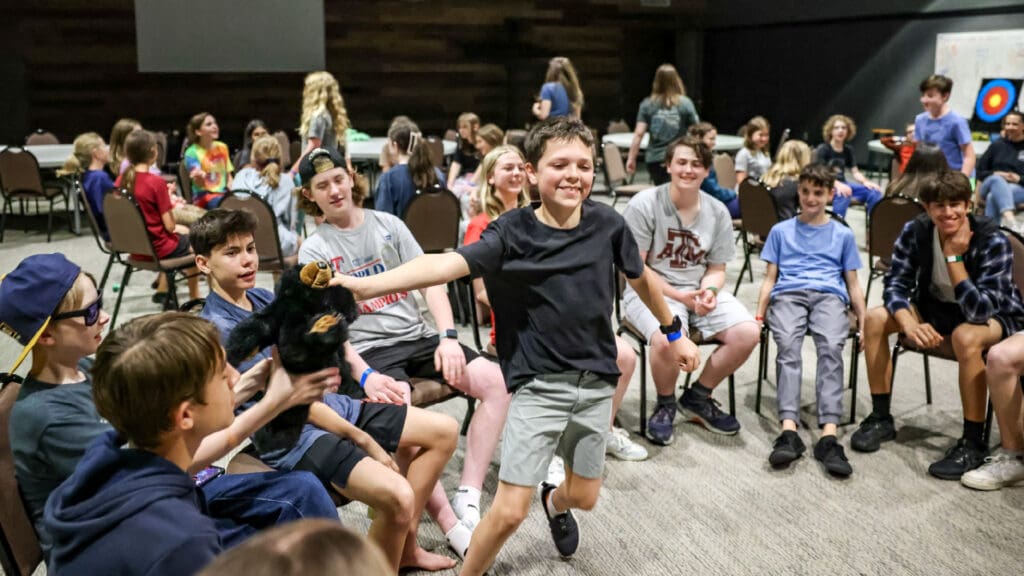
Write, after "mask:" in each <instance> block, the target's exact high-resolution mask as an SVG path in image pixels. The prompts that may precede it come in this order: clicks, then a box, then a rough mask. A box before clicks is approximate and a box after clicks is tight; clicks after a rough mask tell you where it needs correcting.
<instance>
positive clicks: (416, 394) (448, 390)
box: [411, 378, 459, 407]
mask: <svg viewBox="0 0 1024 576" xmlns="http://www.w3.org/2000/svg"><path fill="white" fill-rule="evenodd" d="M411 384H412V405H413V406H420V407H425V406H430V405H431V404H437V403H438V402H443V401H445V400H448V399H450V398H455V397H457V396H459V391H458V390H456V389H454V388H452V387H451V386H449V385H447V384H445V383H444V382H438V381H437V380H428V379H425V378H413V379H412V382H411Z"/></svg>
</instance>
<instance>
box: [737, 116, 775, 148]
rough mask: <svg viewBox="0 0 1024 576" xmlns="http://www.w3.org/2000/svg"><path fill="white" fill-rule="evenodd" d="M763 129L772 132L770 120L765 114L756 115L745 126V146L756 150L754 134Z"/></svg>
mask: <svg viewBox="0 0 1024 576" xmlns="http://www.w3.org/2000/svg"><path fill="white" fill-rule="evenodd" d="M761 131H764V132H771V128H770V127H769V125H768V120H766V119H765V117H764V116H754V117H753V118H751V119H750V120H749V121H748V122H747V125H746V126H744V127H743V147H744V148H746V149H747V150H750V151H751V152H756V151H757V150H756V149H755V148H754V134H757V133H758V132H761Z"/></svg>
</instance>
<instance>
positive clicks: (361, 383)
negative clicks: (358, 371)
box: [359, 368, 377, 388]
mask: <svg viewBox="0 0 1024 576" xmlns="http://www.w3.org/2000/svg"><path fill="white" fill-rule="evenodd" d="M376 373H377V371H376V370H374V369H373V368H367V369H366V370H363V375H362V376H360V377H359V387H360V388H366V379H367V378H369V377H370V374H376Z"/></svg>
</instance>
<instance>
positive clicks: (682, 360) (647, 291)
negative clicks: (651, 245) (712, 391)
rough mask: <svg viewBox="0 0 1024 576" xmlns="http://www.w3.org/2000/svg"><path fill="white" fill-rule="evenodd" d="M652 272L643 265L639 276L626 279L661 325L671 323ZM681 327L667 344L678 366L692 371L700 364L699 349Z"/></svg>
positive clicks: (686, 370)
mask: <svg viewBox="0 0 1024 576" xmlns="http://www.w3.org/2000/svg"><path fill="white" fill-rule="evenodd" d="M654 274H655V272H653V271H651V269H650V268H648V267H647V266H644V272H643V274H641V275H640V277H639V278H637V279H635V280H634V279H632V278H627V279H626V280H627V281H628V282H629V285H630V286H632V287H633V290H636V293H637V296H639V297H640V300H642V301H643V303H644V305H645V306H647V309H648V310H650V311H651V313H652V314H654V317H655V318H657V319H658V323H659V324H661V325H662V326H668V325H669V324H671V323H672V311H671V310H670V309H669V307H668V304H666V303H665V299H664V298H663V297H662V293H661V290H660V289H659V288H658V286H659V284H658V283H657V281H656V280H655V279H652V278H651V276H653V275H654ZM683 328H684V329H683V330H682V336H681V337H680V338H679V339H677V340H675V341H673V342H671V343H669V345H670V346H671V347H672V351H673V353H674V354H675V357H676V361H677V362H678V363H679V368H680V369H682V370H683V371H685V372H693V371H694V370H696V369H697V368H698V367H699V366H700V351H699V350H697V346H696V345H695V344H694V343H693V342H691V341H690V339H689V338H688V337H687V333H686V330H685V326H684V327H683Z"/></svg>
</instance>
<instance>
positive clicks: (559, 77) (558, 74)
mask: <svg viewBox="0 0 1024 576" xmlns="http://www.w3.org/2000/svg"><path fill="white" fill-rule="evenodd" d="M544 81H545V82H559V83H561V84H562V86H565V93H566V94H567V95H568V96H569V104H571V105H572V112H573V116H576V117H579V114H580V111H581V110H583V89H582V88H580V81H579V78H577V77H576V69H575V68H573V66H572V62H571V61H570V60H569V59H568V58H566V57H565V56H555V57H554V58H552V59H551V60H550V61H549V62H548V71H547V73H546V74H545V75H544Z"/></svg>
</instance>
